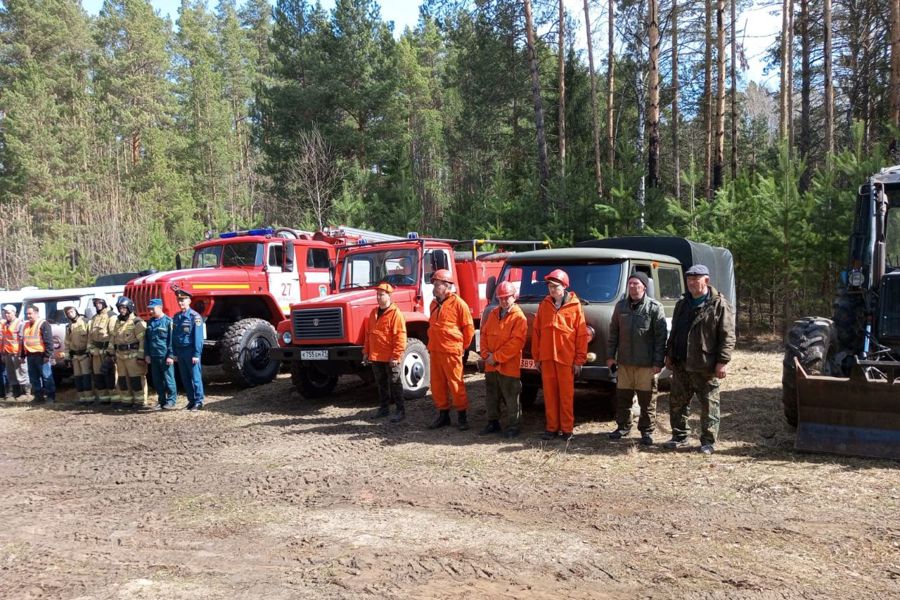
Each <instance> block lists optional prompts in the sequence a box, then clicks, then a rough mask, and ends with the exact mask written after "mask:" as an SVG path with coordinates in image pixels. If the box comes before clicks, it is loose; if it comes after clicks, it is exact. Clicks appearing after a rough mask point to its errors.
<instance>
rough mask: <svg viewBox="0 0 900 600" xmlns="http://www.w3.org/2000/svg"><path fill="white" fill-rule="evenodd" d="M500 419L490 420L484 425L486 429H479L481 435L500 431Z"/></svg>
mask: <svg viewBox="0 0 900 600" xmlns="http://www.w3.org/2000/svg"><path fill="white" fill-rule="evenodd" d="M500 430H501V427H500V421H488V422H487V425H485V426H484V429H482V430H481V431H479V432H478V433H479V434H480V435H490V434H492V433H500Z"/></svg>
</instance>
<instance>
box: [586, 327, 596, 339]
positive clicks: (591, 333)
mask: <svg viewBox="0 0 900 600" xmlns="http://www.w3.org/2000/svg"><path fill="white" fill-rule="evenodd" d="M586 329H587V336H588V343H590V342H591V341H593V339H594V336H595V335H597V331H596V330H595V329H594V328H593V327H591V326H590V325H588V326H586Z"/></svg>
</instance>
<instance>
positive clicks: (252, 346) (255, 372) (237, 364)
mask: <svg viewBox="0 0 900 600" xmlns="http://www.w3.org/2000/svg"><path fill="white" fill-rule="evenodd" d="M277 345H278V342H277V341H276V338H275V328H274V327H272V324H271V323H269V322H268V321H264V320H263V319H242V320H240V321H238V322H237V323H235V324H233V325H232V326H231V327H229V328H228V329H227V330H226V331H225V335H223V336H222V339H221V341H220V342H219V349H220V353H221V357H222V369H223V370H224V371H225V372H226V373H228V374H229V375H230V376H231V378H232V380H233V381H236V382H238V383H242V384H243V385H247V386H254V385H261V384H264V383H269V382H270V381H272V380H273V379H275V376H276V375H278V369H279V368H280V366H281V363H280V362H279V361H275V360H271V359H270V358H269V348H274V347H276V346H277Z"/></svg>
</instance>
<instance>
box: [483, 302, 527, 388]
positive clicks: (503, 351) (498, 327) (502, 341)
mask: <svg viewBox="0 0 900 600" xmlns="http://www.w3.org/2000/svg"><path fill="white" fill-rule="evenodd" d="M527 336H528V319H526V318H525V313H523V312H522V309H521V307H519V305H518V304H513V305H512V308H510V309H509V312H507V313H506V316H504V317H503V318H502V319H501V318H500V307H499V306H498V307H497V308H495V309H494V310H492V311H491V312H490V314H488V316H487V318H486V319H485V320H484V323H482V324H481V358H483V359H485V360H487V356H488V353H491V354H493V355H494V361H495V364H493V365H489V364H487V363H485V364H484V370H485V372H490V371H499V372H500V374H501V375H507V376H509V377H519V375H521V371H522V368H521V367H522V349H523V348H524V347H525V338H526V337H527Z"/></svg>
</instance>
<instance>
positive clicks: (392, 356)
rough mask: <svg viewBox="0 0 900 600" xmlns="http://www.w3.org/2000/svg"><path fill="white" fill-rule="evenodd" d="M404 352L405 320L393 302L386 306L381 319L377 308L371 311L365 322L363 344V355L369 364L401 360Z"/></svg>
mask: <svg viewBox="0 0 900 600" xmlns="http://www.w3.org/2000/svg"><path fill="white" fill-rule="evenodd" d="M405 351H406V319H404V318H403V313H402V312H400V309H399V308H397V305H396V304H394V303H393V302H392V303H391V305H390V306H388V307H387V308H386V309H385V310H384V313H383V314H382V315H381V318H379V317H378V307H377V306H376V307H375V308H373V309H372V313H371V314H370V315H369V320H368V321H367V322H366V341H365V342H364V343H363V354H365V355H366V356H367V357H368V358H369V361H370V362H391V361H392V360H397V361H399V360H401V359H402V358H403V353H404V352H405Z"/></svg>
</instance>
